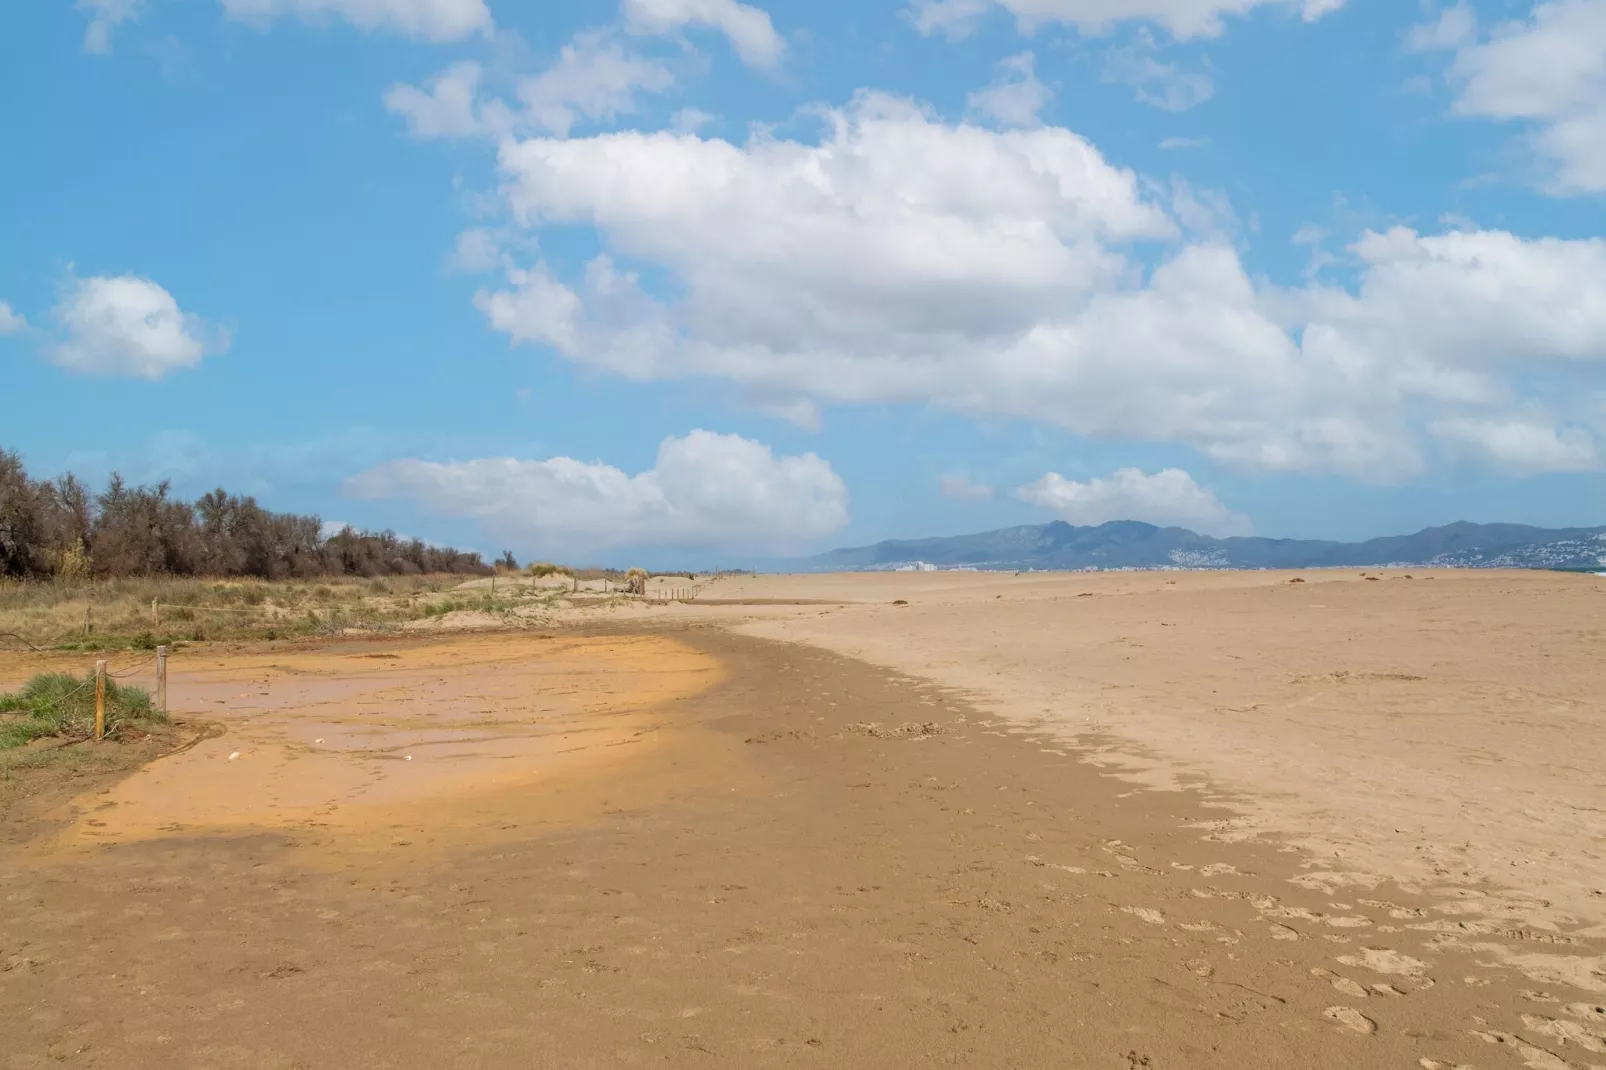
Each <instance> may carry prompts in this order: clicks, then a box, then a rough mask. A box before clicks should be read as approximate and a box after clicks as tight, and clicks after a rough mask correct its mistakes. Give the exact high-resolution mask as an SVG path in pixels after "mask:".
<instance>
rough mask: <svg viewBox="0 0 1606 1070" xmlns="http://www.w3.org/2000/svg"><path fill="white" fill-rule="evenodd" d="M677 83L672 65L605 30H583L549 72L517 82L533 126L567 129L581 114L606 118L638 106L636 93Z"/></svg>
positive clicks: (547, 128)
mask: <svg viewBox="0 0 1606 1070" xmlns="http://www.w3.org/2000/svg"><path fill="white" fill-rule="evenodd" d="M674 84H675V78H674V75H673V74H671V73H670V71H669V68H668V67H666V66H664V65H663V64H662V63H660V62H659V61H657V60H654V59H648V58H646V57H644V56H639V55H636V54H635V53H633V52H631V51H629V50H628V49H626V48H625V47H624V46H623V45H622V44H621V43H620V42H619V41H618V40H616V39H615V38H613V37H612V36H611V35H609V34H607V33H602V32H597V33H583V34H579V35H578V36H576V37H575V39H574V40H573V41H572V42H570V43H569V44H567V45H564V46H563V50H562V51H561V52H560V53H559V55H558V60H557V62H556V63H554V64H553V65H552V66H551V67H549V68H547V69H546V70H545V71H543V72H541V73H540V74H538V75H536V76H534V77H533V78H526V79H524V80H522V81H521V82H520V83H519V87H518V95H519V100H520V101H522V102H523V104H524V106H525V108H526V109H528V113H529V117H530V119H531V120H532V121H533V122H534V123H535V125H537V126H539V127H541V128H543V129H546V130H551V131H552V132H553V133H556V134H567V133H568V132H569V128H570V127H571V126H573V125H574V124H575V123H576V122H578V121H580V120H581V119H582V118H584V119H590V120H593V121H595V120H607V119H612V118H614V117H615V116H618V115H624V114H628V113H630V112H633V111H635V110H636V94H637V93H638V92H648V93H662V92H663V91H665V90H666V89H668V88H669V87H670V86H672V85H674Z"/></svg>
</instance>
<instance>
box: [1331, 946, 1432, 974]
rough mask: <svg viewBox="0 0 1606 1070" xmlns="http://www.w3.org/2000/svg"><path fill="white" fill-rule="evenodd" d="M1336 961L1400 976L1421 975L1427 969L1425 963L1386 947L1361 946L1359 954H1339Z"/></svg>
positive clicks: (1374, 971)
mask: <svg viewBox="0 0 1606 1070" xmlns="http://www.w3.org/2000/svg"><path fill="white" fill-rule="evenodd" d="M1338 961H1339V962H1341V963H1343V964H1344V965H1345V966H1356V967H1359V968H1361V969H1366V970H1371V971H1372V972H1373V973H1391V974H1397V975H1399V976H1402V977H1421V976H1423V975H1424V974H1425V973H1427V969H1428V964H1427V963H1425V962H1422V961H1420V960H1418V959H1413V958H1412V957H1411V956H1409V955H1402V954H1400V953H1399V952H1398V951H1395V950H1394V949H1393V948H1387V947H1367V948H1362V949H1361V952H1360V954H1358V955H1340V956H1339V958H1338Z"/></svg>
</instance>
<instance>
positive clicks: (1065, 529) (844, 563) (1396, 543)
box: [787, 520, 1606, 572]
mask: <svg viewBox="0 0 1606 1070" xmlns="http://www.w3.org/2000/svg"><path fill="white" fill-rule="evenodd" d="M917 564H925V565H928V566H936V567H938V568H956V567H967V568H976V569H988V570H991V569H997V570H1005V569H1008V570H1017V569H1063V570H1070V569H1114V568H1219V569H1248V568H1337V567H1344V566H1362V567H1364V566H1377V567H1381V566H1385V565H1414V566H1416V567H1418V568H1428V567H1438V568H1562V569H1599V568H1606V527H1599V528H1531V527H1526V526H1524V525H1522V524H1468V523H1465V522H1463V523H1458V524H1446V525H1445V526H1444V527H1438V528H1424V529H1423V530H1422V531H1419V532H1417V533H1416V534H1415V535H1395V536H1390V537H1387V538H1381V539H1368V540H1367V541H1366V542H1325V541H1321V540H1315V539H1260V538H1231V539H1214V538H1211V537H1210V536H1208V535H1200V534H1197V533H1196V532H1192V531H1189V530H1187V529H1186V528H1160V527H1155V526H1154V525H1153V524H1144V523H1140V522H1138V521H1135V520H1116V521H1112V522H1110V523H1108V524H1100V525H1098V526H1097V527H1075V526H1073V525H1070V524H1067V523H1065V522H1064V521H1062V520H1056V521H1053V522H1052V523H1048V524H1027V525H1022V526H1020V527H1014V528H1003V529H1001V530H998V531H986V532H982V533H981V534H979V535H955V536H951V537H948V538H935V539H892V540H888V541H886V542H878V543H876V544H875V545H874V546H861V547H856V548H852V549H843V550H832V551H830V552H829V553H824V554H819V555H818V556H815V557H809V558H804V559H801V560H798V561H792V562H788V563H787V567H789V568H791V569H801V570H804V571H809V572H828V571H862V570H871V569H895V568H899V567H907V566H912V565H917Z"/></svg>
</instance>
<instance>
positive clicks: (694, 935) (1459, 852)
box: [0, 572, 1606, 1070]
mask: <svg viewBox="0 0 1606 1070" xmlns="http://www.w3.org/2000/svg"><path fill="white" fill-rule="evenodd" d="M1384 575H1385V577H1386V578H1384V579H1381V580H1378V581H1376V582H1373V581H1371V580H1368V579H1364V578H1361V577H1359V576H1357V575H1355V574H1353V573H1351V574H1339V573H1306V574H1304V575H1303V576H1302V578H1303V579H1305V580H1306V581H1307V582H1305V583H1301V584H1290V583H1288V582H1287V581H1288V580H1289V579H1290V576H1288V575H1275V574H1250V575H1227V576H1210V575H1195V574H1169V575H1168V574H1145V575H1098V576H1022V577H1013V576H989V575H963V574H939V575H929V574H928V575H882V576H854V577H809V578H792V577H769V578H762V579H746V580H723V581H719V582H718V583H716V584H714V585H713V586H711V587H709V588H706V589H705V590H704V591H703V598H704V600H705V601H704V603H703V604H698V605H670V606H661V607H652V608H647V607H626V608H612V609H607V610H583V609H577V610H575V611H573V613H572V617H573V618H574V619H573V620H572V621H571V622H569V624H568V625H567V626H565V627H563V628H559V629H556V630H555V631H554V633H553V634H552V635H549V636H546V637H542V636H536V635H531V634H528V633H526V634H520V635H454V636H451V637H442V638H417V637H414V638H408V639H406V640H393V641H388V642H379V641H374V642H369V643H364V644H359V645H353V644H334V645H329V646H325V647H318V648H314V647H305V646H297V647H283V646H281V647H278V648H276V649H264V650H257V651H242V652H236V653H212V652H205V653H202V654H198V655H194V656H193V659H192V660H190V661H188V662H183V661H182V660H181V664H180V665H176V666H175V685H174V697H175V700H176V703H177V704H178V705H180V706H181V707H182V708H184V709H186V710H189V711H191V713H192V714H194V715H198V716H204V717H205V718H206V719H207V720H208V721H209V722H211V723H213V724H215V725H216V726H217V727H216V730H217V732H218V733H219V734H217V735H214V736H211V737H209V738H207V739H205V740H204V741H203V742H202V743H200V744H198V745H197V746H195V747H193V748H191V749H190V750H188V751H186V752H184V753H183V754H180V755H176V756H174V757H172V758H168V759H164V760H162V761H159V762H156V763H154V764H153V765H151V766H149V767H147V768H146V769H144V770H141V771H140V772H138V773H136V774H134V775H133V776H131V777H129V778H127V779H125V780H123V781H121V782H119V783H116V784H106V785H102V786H100V787H99V788H98V789H97V790H96V791H93V792H89V793H86V794H83V795H80V796H79V797H77V798H75V799H70V800H69V799H64V800H61V802H60V804H59V805H56V806H53V807H52V806H46V805H45V804H46V803H47V802H48V800H39V801H38V805H37V806H35V807H33V808H32V809H31V810H29V811H27V812H20V813H17V814H14V815H13V817H12V820H11V822H10V824H11V827H10V828H8V829H7V830H6V832H7V838H6V842H8V843H9V846H0V904H3V910H0V1000H3V1005H4V1006H5V1007H7V1008H8V1012H7V1013H6V1014H4V1015H0V1067H5V1068H7V1070H9V1068H14V1067H15V1068H21V1067H28V1068H32V1067H40V1066H54V1065H58V1064H62V1063H65V1064H67V1065H76V1066H97V1067H190V1066H194V1067H236V1066H237V1067H253V1068H254V1067H268V1068H277V1067H368V1066H372V1067H431V1068H433V1067H515V1066H517V1067H524V1066H554V1067H557V1066H562V1067H568V1066H599V1067H600V1066H633V1065H647V1064H652V1065H670V1066H722V1067H749V1066H803V1065H808V1066H833V1067H835V1066H878V1067H879V1066H888V1067H904V1066H907V1067H925V1066H932V1065H971V1066H1020V1067H1036V1066H1052V1067H1110V1068H1114V1070H1131V1068H1134V1067H1156V1068H1158V1067H1164V1068H1195V1067H1222V1068H1228V1067H1231V1068H1240V1067H1246V1068H1247V1067H1266V1068H1270V1067H1334V1068H1340V1067H1342V1068H1348V1067H1379V1068H1381V1067H1423V1068H1427V1070H1434V1068H1438V1067H1446V1068H1448V1067H1457V1066H1475V1067H1478V1068H1481V1070H1489V1068H1498V1067H1504V1066H1511V1067H1523V1066H1527V1067H1536V1068H1543V1070H1567V1068H1571V1067H1591V1066H1606V1009H1603V1005H1602V1004H1601V1002H1600V1000H1601V999H1602V995H1601V993H1602V992H1603V990H1606V975H1603V974H1602V973H1601V959H1600V942H1601V939H1602V933H1601V929H1602V923H1603V918H1602V916H1601V913H1602V912H1601V909H1600V904H1601V902H1602V899H1601V897H1600V896H1599V895H1598V894H1597V892H1596V890H1597V889H1599V888H1601V887H1603V886H1606V879H1603V873H1602V868H1603V864H1602V861H1601V853H1600V849H1601V831H1600V824H1599V822H1598V820H1595V819H1594V818H1593V817H1592V816H1591V815H1592V813H1593V814H1595V815H1597V816H1598V812H1599V810H1598V809H1594V810H1592V808H1599V809H1606V792H1603V791H1602V790H1601V780H1602V773H1601V769H1602V763H1601V758H1602V756H1603V753H1602V751H1603V746H1606V744H1603V736H1602V733H1603V729H1602V728H1601V719H1600V716H1599V713H1600V705H1601V697H1602V696H1601V691H1602V687H1603V686H1606V685H1603V683H1602V676H1601V673H1600V672H1599V671H1598V669H1597V667H1596V666H1597V662H1598V654H1599V652H1600V650H1601V648H1602V645H1603V643H1602V634H1603V633H1602V629H1603V626H1602V625H1601V624H1600V623H1599V622H1600V619H1601V613H1602V611H1603V610H1606V601H1602V597H1603V595H1602V591H1601V589H1600V588H1599V587H1598V586H1597V583H1598V581H1595V580H1594V579H1593V578H1591V577H1564V576H1546V575H1534V574H1520V575H1512V574H1475V575H1455V574H1445V573H1434V574H1432V578H1428V575H1427V574H1424V573H1421V572H1417V573H1414V574H1413V575H1414V577H1415V578H1413V579H1411V580H1406V579H1404V578H1400V577H1399V574H1398V573H1395V574H1384ZM900 600H901V601H903V602H906V603H907V604H906V605H894V604H893V603H894V602H895V601H900ZM598 618H607V619H606V620H599V619H598ZM743 632H745V633H748V634H746V635H743V634H739V633H743ZM760 636H763V637H769V638H759V637H760ZM776 638H784V639H786V640H789V641H788V642H776V641H775V639H776ZM30 667H31V666H30V664H29V662H28V659H23V658H11V659H9V660H6V661H3V662H0V678H14V677H16V676H17V675H19V674H20V673H22V672H24V671H26V670H27V669H29V668H30ZM180 681H182V682H180ZM264 691H266V692H267V693H266V694H263V693H262V692H264ZM565 737H567V738H565ZM320 740H321V741H322V742H319V741H320ZM231 754H235V755H238V756H237V757H236V758H234V760H232V761H231V760H230V759H229V755H231ZM409 756H410V757H411V758H412V760H411V761H408V760H407V759H408V757H409ZM1335 852H1336V853H1335ZM1512 863H1516V864H1515V865H1513V864H1512Z"/></svg>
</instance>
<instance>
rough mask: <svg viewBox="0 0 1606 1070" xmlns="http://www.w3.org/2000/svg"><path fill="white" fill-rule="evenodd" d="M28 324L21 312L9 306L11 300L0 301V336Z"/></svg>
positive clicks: (11, 332) (14, 332) (14, 331)
mask: <svg viewBox="0 0 1606 1070" xmlns="http://www.w3.org/2000/svg"><path fill="white" fill-rule="evenodd" d="M26 326H28V320H27V318H26V317H24V316H23V314H22V313H21V312H18V311H16V310H15V309H13V308H12V307H11V302H9V301H0V336H4V335H8V334H16V333H17V332H18V331H20V330H22V329H23V328H24V327H26Z"/></svg>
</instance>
